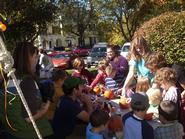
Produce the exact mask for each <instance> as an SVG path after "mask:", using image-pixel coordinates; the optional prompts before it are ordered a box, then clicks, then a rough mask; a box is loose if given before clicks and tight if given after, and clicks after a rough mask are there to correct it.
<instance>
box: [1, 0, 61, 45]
mask: <svg viewBox="0 0 185 139" xmlns="http://www.w3.org/2000/svg"><path fill="white" fill-rule="evenodd" d="M0 9H1V14H2V15H4V16H5V17H6V18H7V20H6V22H7V31H6V32H5V36H6V39H7V42H9V43H10V44H15V43H16V42H20V41H29V42H33V41H34V40H35V39H36V38H37V36H38V35H39V34H41V33H43V32H44V31H46V29H47V25H48V24H49V23H51V22H52V21H53V20H54V19H55V15H56V11H57V6H56V3H54V2H46V1H45V0H39V1H38V0H30V1H25V0H14V1H12V0H4V1H3V2H1V3H0Z"/></svg>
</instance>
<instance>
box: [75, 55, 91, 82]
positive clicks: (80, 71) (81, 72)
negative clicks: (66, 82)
mask: <svg viewBox="0 0 185 139" xmlns="http://www.w3.org/2000/svg"><path fill="white" fill-rule="evenodd" d="M73 67H74V68H75V70H74V72H73V73H72V76H73V77H78V78H81V79H85V80H86V82H87V85H90V84H91V82H92V79H93V76H92V74H91V73H90V72H89V71H88V70H87V69H85V63H84V60H83V59H81V58H75V60H74V61H73Z"/></svg>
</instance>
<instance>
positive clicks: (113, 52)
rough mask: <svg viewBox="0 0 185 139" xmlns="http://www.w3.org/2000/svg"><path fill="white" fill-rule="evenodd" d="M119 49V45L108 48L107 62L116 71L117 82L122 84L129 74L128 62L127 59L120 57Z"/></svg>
mask: <svg viewBox="0 0 185 139" xmlns="http://www.w3.org/2000/svg"><path fill="white" fill-rule="evenodd" d="M118 47H119V46H117V45H108V46H107V61H108V62H109V63H110V64H111V66H112V67H113V68H114V69H116V77H115V80H116V81H117V82H118V84H121V83H123V80H124V78H125V77H126V76H127V73H128V62H127V60H126V58H124V57H123V56H121V55H120V52H119V50H118Z"/></svg>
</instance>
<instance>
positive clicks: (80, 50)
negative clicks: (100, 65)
mask: <svg viewBox="0 0 185 139" xmlns="http://www.w3.org/2000/svg"><path fill="white" fill-rule="evenodd" d="M89 51H90V49H88V48H83V47H77V48H75V49H74V50H73V51H72V52H73V54H76V55H78V56H87V55H88V54H89Z"/></svg>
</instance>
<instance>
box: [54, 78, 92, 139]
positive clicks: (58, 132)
mask: <svg viewBox="0 0 185 139" xmlns="http://www.w3.org/2000/svg"><path fill="white" fill-rule="evenodd" d="M84 83H85V81H84V80H81V79H80V78H76V77H68V78H67V79H65V81H64V84H63V91H64V96H62V97H61V98H60V101H59V103H58V105H57V108H56V110H55V115H54V118H53V130H54V136H55V139H65V138H66V137H67V136H69V135H71V134H72V133H73V130H74V128H75V125H76V122H77V121H76V119H77V118H78V119H80V120H82V121H84V122H89V114H90V113H91V112H92V103H91V100H90V98H89V97H88V96H86V95H85V94H83V93H82V91H83V89H84ZM77 99H79V100H80V101H81V102H82V103H83V104H84V105H85V106H86V108H87V111H85V110H83V109H82V107H81V106H80V103H79V102H78V101H77Z"/></svg>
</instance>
